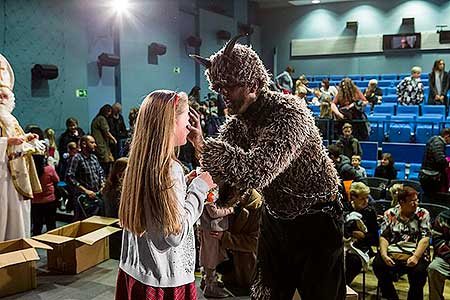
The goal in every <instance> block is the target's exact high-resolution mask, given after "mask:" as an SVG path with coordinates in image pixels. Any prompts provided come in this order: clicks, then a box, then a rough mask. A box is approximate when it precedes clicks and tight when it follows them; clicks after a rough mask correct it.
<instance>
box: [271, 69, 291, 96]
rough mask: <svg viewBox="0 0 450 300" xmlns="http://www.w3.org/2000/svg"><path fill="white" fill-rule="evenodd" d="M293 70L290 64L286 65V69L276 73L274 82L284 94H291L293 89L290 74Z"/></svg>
mask: <svg viewBox="0 0 450 300" xmlns="http://www.w3.org/2000/svg"><path fill="white" fill-rule="evenodd" d="M293 73H295V70H294V68H293V67H291V66H287V67H286V70H284V71H283V72H282V73H280V74H278V76H277V77H276V78H275V82H276V84H277V86H278V88H279V89H280V90H281V91H282V92H283V93H285V94H292V93H293V90H294V81H293V80H292V74H293Z"/></svg>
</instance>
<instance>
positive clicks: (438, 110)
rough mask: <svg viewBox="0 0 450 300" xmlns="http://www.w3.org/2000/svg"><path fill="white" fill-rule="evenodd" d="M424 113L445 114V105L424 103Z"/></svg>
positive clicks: (426, 114) (425, 114)
mask: <svg viewBox="0 0 450 300" xmlns="http://www.w3.org/2000/svg"><path fill="white" fill-rule="evenodd" d="M422 115H423V116H428V115H433V116H434V115H438V116H442V117H444V116H445V105H424V106H422Z"/></svg>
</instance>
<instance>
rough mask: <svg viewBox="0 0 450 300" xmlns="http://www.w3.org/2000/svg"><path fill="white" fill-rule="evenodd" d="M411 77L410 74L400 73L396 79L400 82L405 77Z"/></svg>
mask: <svg viewBox="0 0 450 300" xmlns="http://www.w3.org/2000/svg"><path fill="white" fill-rule="evenodd" d="M409 76H411V73H400V74H398V79H400V80H402V79H403V78H405V77H409Z"/></svg>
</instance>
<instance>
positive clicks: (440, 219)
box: [432, 209, 450, 263]
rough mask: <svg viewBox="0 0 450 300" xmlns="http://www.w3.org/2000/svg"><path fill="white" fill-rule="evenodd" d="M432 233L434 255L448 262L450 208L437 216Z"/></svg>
mask: <svg viewBox="0 0 450 300" xmlns="http://www.w3.org/2000/svg"><path fill="white" fill-rule="evenodd" d="M432 233H433V246H434V255H435V256H437V257H440V258H442V259H443V260H445V261H446V262H447V263H450V209H448V210H446V211H443V212H441V213H440V214H439V215H438V216H437V218H436V220H435V222H434V226H433V231H432Z"/></svg>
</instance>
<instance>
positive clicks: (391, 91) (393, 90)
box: [387, 87, 397, 99]
mask: <svg viewBox="0 0 450 300" xmlns="http://www.w3.org/2000/svg"><path fill="white" fill-rule="evenodd" d="M387 90H388V93H387V95H394V96H395V97H396V99H397V89H396V88H395V87H389V88H387Z"/></svg>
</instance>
